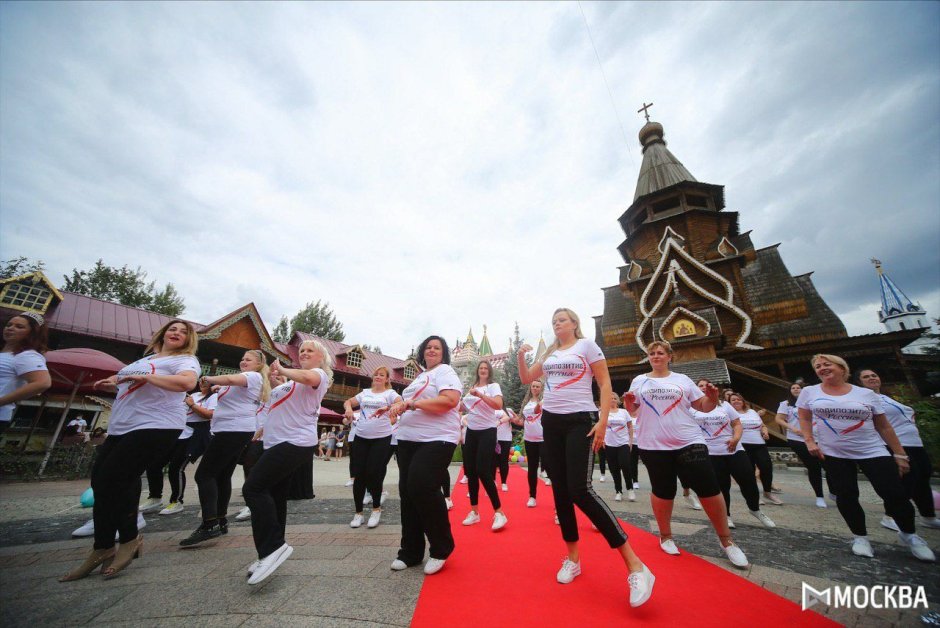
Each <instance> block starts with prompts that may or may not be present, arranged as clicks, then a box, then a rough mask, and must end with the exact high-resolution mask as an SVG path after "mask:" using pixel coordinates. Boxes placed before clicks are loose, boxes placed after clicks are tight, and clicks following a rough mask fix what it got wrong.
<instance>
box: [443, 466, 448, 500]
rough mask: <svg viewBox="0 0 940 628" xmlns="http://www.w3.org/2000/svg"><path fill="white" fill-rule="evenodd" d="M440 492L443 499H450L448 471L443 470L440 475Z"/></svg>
mask: <svg viewBox="0 0 940 628" xmlns="http://www.w3.org/2000/svg"><path fill="white" fill-rule="evenodd" d="M441 492H442V493H443V494H444V497H450V469H448V468H445V469H444V473H443V474H441Z"/></svg>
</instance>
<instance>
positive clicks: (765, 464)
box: [730, 393, 783, 506]
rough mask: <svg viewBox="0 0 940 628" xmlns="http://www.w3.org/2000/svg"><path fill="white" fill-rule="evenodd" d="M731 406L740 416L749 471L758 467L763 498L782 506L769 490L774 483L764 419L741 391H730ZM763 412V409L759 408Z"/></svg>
mask: <svg viewBox="0 0 940 628" xmlns="http://www.w3.org/2000/svg"><path fill="white" fill-rule="evenodd" d="M730 403H731V407H732V408H734V410H735V412H737V413H738V415H740V417H741V427H742V428H743V429H744V433H743V435H742V436H741V444H742V445H743V446H744V451H745V452H746V453H747V457H748V458H749V459H750V461H751V472H752V473H753V472H754V469H760V482H761V484H762V485H763V487H764V499H765V500H766V501H768V502H770V503H771V504H774V505H775V506H782V505H783V502H782V501H780V499H778V498H777V496H776V495H774V494H773V493H772V492H771V489H773V483H774V463H773V461H772V460H771V459H770V451H769V450H768V449H767V439H769V438H770V432H768V431H767V426H766V425H764V420H763V419H762V418H761V417H760V415H759V414H757V412H755V411H754V409H753V408H752V407H751V404H749V403H748V402H747V400H746V399H745V398H744V395H742V394H741V393H732V395H731V400H730ZM761 412H763V410H761Z"/></svg>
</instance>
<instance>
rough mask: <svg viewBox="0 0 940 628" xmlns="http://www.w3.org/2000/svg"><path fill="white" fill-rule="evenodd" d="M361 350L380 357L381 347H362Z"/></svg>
mask: <svg viewBox="0 0 940 628" xmlns="http://www.w3.org/2000/svg"><path fill="white" fill-rule="evenodd" d="M362 348H363V349H364V350H366V351H371V352H372V353H378V354H379V355H382V347H380V346H379V345H375V346H372V345H362Z"/></svg>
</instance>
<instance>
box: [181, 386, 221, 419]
mask: <svg viewBox="0 0 940 628" xmlns="http://www.w3.org/2000/svg"><path fill="white" fill-rule="evenodd" d="M191 396H192V398H193V404H194V405H197V406H199V407H201V408H205V409H206V410H212V411H215V409H216V407H217V406H218V405H219V396H218V395H217V394H215V393H209V396H208V397H203V396H202V393H201V392H194V393H193V394H192V395H191ZM184 399H185V397H184ZM208 421H209V419H204V418H202V417H201V416H199V415H198V414H196V411H195V410H193V409H192V408H190V407H189V406H186V422H187V423H206V422H208Z"/></svg>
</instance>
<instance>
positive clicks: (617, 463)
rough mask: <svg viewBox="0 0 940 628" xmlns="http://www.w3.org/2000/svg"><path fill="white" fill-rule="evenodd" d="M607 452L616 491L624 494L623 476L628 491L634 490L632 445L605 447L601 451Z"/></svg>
mask: <svg viewBox="0 0 940 628" xmlns="http://www.w3.org/2000/svg"><path fill="white" fill-rule="evenodd" d="M604 450H607V462H608V463H609V464H610V473H611V475H613V476H614V490H615V491H616V492H618V493H622V492H623V482H621V481H620V478H621V476H623V479H624V480H625V481H626V483H627V490H628V491H632V490H633V482H632V481H631V480H630V445H621V446H620V447H604V449H602V450H601V451H604Z"/></svg>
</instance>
